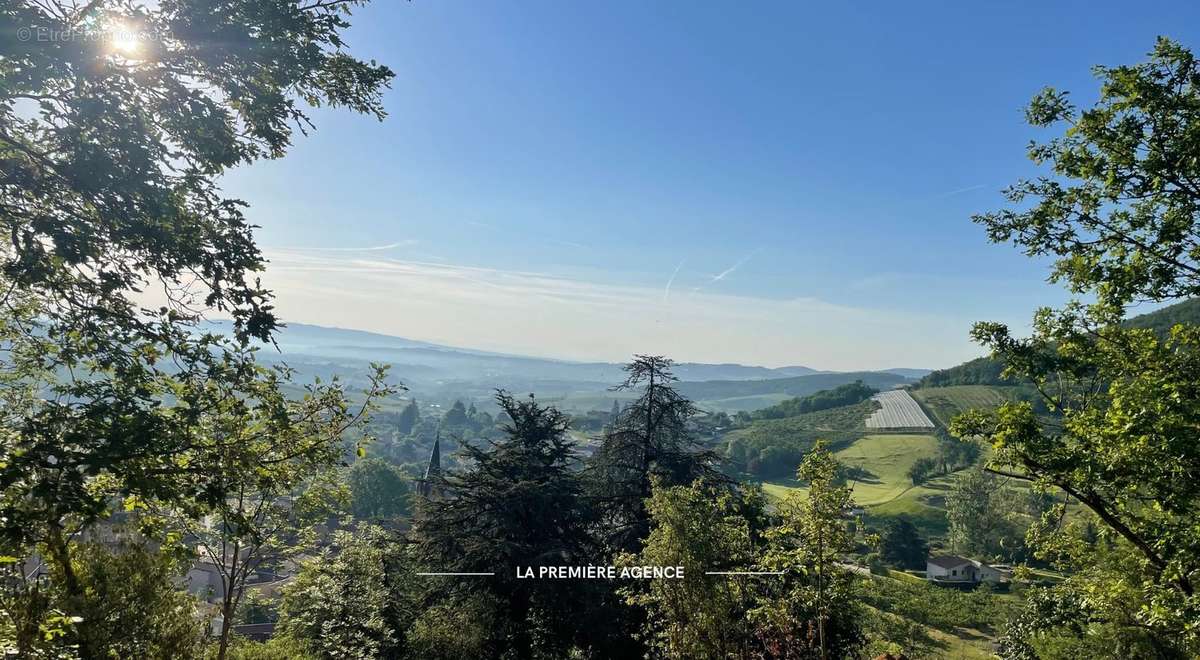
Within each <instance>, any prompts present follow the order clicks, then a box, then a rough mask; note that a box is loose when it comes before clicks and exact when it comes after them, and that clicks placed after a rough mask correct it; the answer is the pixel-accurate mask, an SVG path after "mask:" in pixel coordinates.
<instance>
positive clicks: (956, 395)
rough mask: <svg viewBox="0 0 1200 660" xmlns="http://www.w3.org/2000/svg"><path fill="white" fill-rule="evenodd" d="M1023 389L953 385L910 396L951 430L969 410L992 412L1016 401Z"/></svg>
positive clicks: (931, 388)
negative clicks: (959, 417) (952, 425)
mask: <svg viewBox="0 0 1200 660" xmlns="http://www.w3.org/2000/svg"><path fill="white" fill-rule="evenodd" d="M1020 391H1021V388H1020V387H1016V386H999V385H952V386H950V387H925V388H920V389H916V390H912V392H911V394H912V396H913V397H914V398H916V400H917V401H919V402H920V403H921V405H922V406H924V408H925V410H928V411H929V413H930V414H932V415H933V416H934V417H935V418H937V421H938V423H940V424H942V425H943V426H948V425H949V424H950V420H952V419H954V416H955V415H958V414H959V413H962V412H966V411H968V410H976V409H981V410H991V409H993V408H995V407H997V406H999V405H1000V404H1003V403H1007V402H1009V401H1016V400H1017V398H1018V394H1019V393H1020Z"/></svg>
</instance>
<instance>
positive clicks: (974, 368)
mask: <svg viewBox="0 0 1200 660" xmlns="http://www.w3.org/2000/svg"><path fill="white" fill-rule="evenodd" d="M1180 323H1188V324H1200V298H1197V299H1193V300H1185V301H1184V302H1181V303H1176V304H1174V305H1171V306H1169V307H1164V308H1162V309H1160V310H1156V311H1153V312H1150V313H1149V314H1142V315H1141V316H1135V317H1133V318H1131V319H1129V320H1128V321H1126V322H1125V323H1124V325H1125V326H1126V327H1130V328H1149V329H1151V330H1154V331H1155V332H1156V333H1157V334H1159V335H1166V334H1167V333H1168V332H1170V330H1171V327H1172V326H1174V325H1176V324H1180ZM1003 371H1004V364H1003V363H1001V362H1000V361H999V360H994V359H992V358H990V357H981V358H975V359H974V360H971V361H969V362H964V363H962V364H960V365H958V366H954V367H950V368H949V369H939V370H937V371H934V372H932V373H930V374H929V375H927V376H925V377H924V378H922V379H921V380H920V381H918V382H917V385H916V386H917V387H949V386H951V385H1016V384H1019V383H1017V382H1016V381H1014V380H1011V379H1006V378H1003V377H1001V375H1000V374H1001V372H1003Z"/></svg>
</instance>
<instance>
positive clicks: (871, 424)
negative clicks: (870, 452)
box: [866, 390, 933, 429]
mask: <svg viewBox="0 0 1200 660" xmlns="http://www.w3.org/2000/svg"><path fill="white" fill-rule="evenodd" d="M871 398H872V399H874V400H875V401H877V402H878V403H879V406H880V407H879V410H876V411H875V412H874V413H872V414H871V416H870V417H868V418H867V421H866V426H867V428H869V429H920V428H929V429H932V428H933V422H932V421H930V419H929V417H928V416H927V415H926V414H925V411H923V410H921V406H920V405H918V404H917V402H916V401H914V400H913V398H912V396H910V395H909V393H908V392H907V391H905V390H888V391H886V392H880V393H879V394H876V395H875V396H873V397H871Z"/></svg>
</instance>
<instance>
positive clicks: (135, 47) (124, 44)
mask: <svg viewBox="0 0 1200 660" xmlns="http://www.w3.org/2000/svg"><path fill="white" fill-rule="evenodd" d="M108 47H109V48H110V49H111V50H113V51H114V52H117V53H121V54H123V55H136V54H137V53H138V51H140V50H141V48H142V41H141V38H140V37H139V36H138V33H137V30H135V29H134V28H133V27H131V26H129V25H127V24H125V23H113V24H111V25H110V26H109V28H108Z"/></svg>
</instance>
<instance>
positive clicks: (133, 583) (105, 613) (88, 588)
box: [0, 543, 207, 658]
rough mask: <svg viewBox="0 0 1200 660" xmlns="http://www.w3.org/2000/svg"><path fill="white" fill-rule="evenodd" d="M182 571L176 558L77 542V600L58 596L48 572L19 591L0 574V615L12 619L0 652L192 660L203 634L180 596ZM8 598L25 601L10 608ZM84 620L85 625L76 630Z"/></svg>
mask: <svg viewBox="0 0 1200 660" xmlns="http://www.w3.org/2000/svg"><path fill="white" fill-rule="evenodd" d="M182 568H183V564H182V562H181V561H180V557H179V556H176V555H173V554H172V553H170V552H165V551H161V550H158V549H155V548H152V547H149V546H147V545H145V544H126V545H124V546H122V547H119V548H117V549H116V550H110V549H108V548H106V547H104V546H103V545H100V544H97V543H81V544H79V546H78V547H77V549H76V552H75V553H74V555H73V556H72V571H73V574H74V576H75V579H77V580H78V581H79V584H80V585H82V587H83V593H84V594H85V596H84V597H83V598H82V599H79V598H76V596H75V595H74V594H73V593H69V592H66V591H65V590H64V589H63V581H62V579H61V577H62V576H61V575H57V574H56V573H57V570H58V569H56V568H53V567H51V579H50V580H49V581H45V582H42V581H35V582H32V583H26V584H25V585H24V587H23V588H22V589H21V590H20V591H17V590H15V589H14V587H16V585H15V584H14V583H13V582H12V581H11V580H12V579H13V578H14V577H15V576H13V575H4V580H5V583H4V584H3V586H0V594H3V605H4V609H5V610H6V611H7V612H6V613H11V614H12V615H16V616H15V618H11V619H8V618H7V617H6V619H7V621H5V623H8V622H11V623H12V624H14V628H15V630H13V631H12V632H14V633H16V634H15V635H13V636H12V637H11V638H9V639H6V638H5V637H4V636H0V652H3V653H5V654H6V655H10V656H13V657H22V658H60V657H61V658H66V657H75V654H76V653H77V652H78V651H77V649H89V650H96V651H99V652H101V653H102V654H103V656H102V657H120V658H167V657H171V658H190V657H197V656H199V655H200V654H201V650H202V646H203V643H204V641H205V637H206V633H207V627H206V626H205V625H204V622H203V621H202V620H201V617H200V611H199V607H198V605H199V603H198V602H197V601H196V600H195V599H194V598H192V597H191V596H190V595H188V594H187V593H185V592H182V591H180V590H179V589H178V586H177V582H176V581H177V579H178V576H179V574H180V571H181V570H182ZM14 598H17V599H23V600H25V601H26V602H24V603H20V604H14V603H13V602H12V600H13V599H14ZM66 611H70V612H71V613H72V614H71V615H70V616H66V615H64V614H63V612H66ZM83 621H89V622H91V625H88V626H80V625H79V624H80V623H82V622H83ZM3 625H4V624H3V623H0V626H3ZM10 634H11V633H10Z"/></svg>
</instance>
